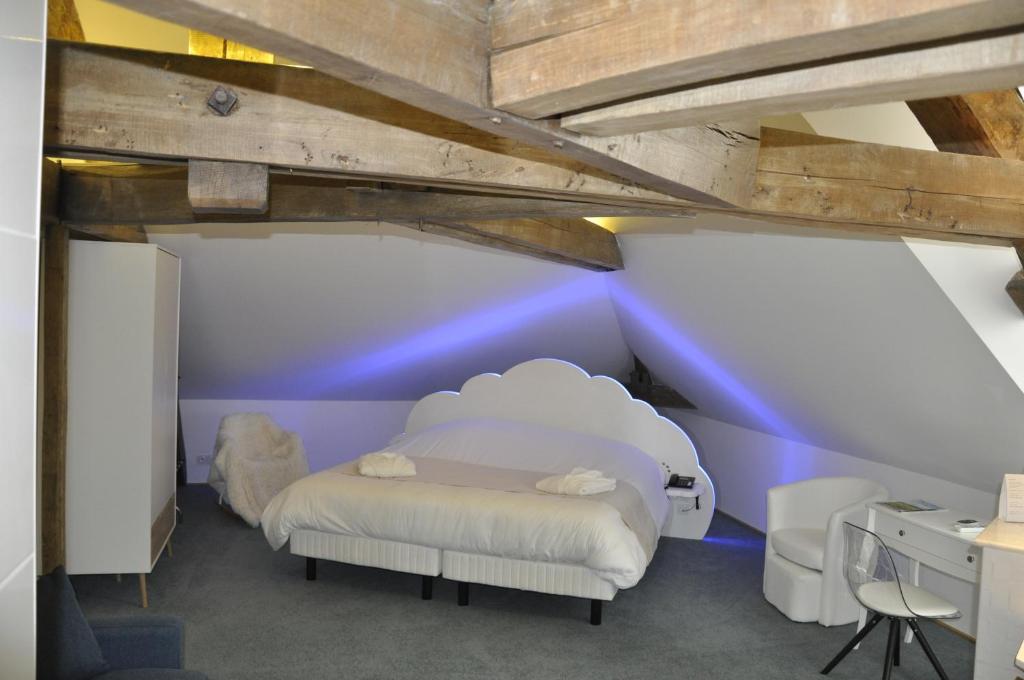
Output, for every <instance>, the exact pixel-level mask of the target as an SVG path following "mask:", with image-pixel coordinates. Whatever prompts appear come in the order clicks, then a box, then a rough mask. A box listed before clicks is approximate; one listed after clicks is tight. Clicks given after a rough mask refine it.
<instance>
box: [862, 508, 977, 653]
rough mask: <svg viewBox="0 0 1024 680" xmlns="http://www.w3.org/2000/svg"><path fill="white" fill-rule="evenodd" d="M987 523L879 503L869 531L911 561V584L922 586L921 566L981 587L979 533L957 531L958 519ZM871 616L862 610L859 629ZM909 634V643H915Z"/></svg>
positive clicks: (943, 512)
mask: <svg viewBox="0 0 1024 680" xmlns="http://www.w3.org/2000/svg"><path fill="white" fill-rule="evenodd" d="M967 518H971V519H981V520H984V519H987V518H984V517H980V518H979V517H974V516H972V515H971V514H969V513H966V512H963V511H961V510H949V509H945V510H927V511H922V512H896V511H895V510H891V509H889V508H887V507H885V506H883V505H879V504H878V503H870V504H868V525H867V529H868V531H873V532H874V533H876V534H878V536H879V537H881V539H882V542H883V543H885V545H886V546H888V548H889V549H890V550H894V551H896V552H899V553H902V554H903V555H906V556H907V557H908V558H909V559H910V564H911V574H910V582H911V583H913V584H914V585H915V586H916V585H920V574H921V565H922V564H925V565H927V566H929V567H931V568H932V569H935V570H936V571H941V572H943V573H945V574H949V575H950V576H954V577H956V578H959V579H962V580H964V581H969V582H970V583H977V582H978V580H979V577H980V572H981V570H980V567H981V549H980V548H979V547H978V546H976V545H975V540H976V539H977V538H978V535H979V534H977V533H960V532H958V531H955V530H954V529H953V528H952V527H953V523H954V522H956V521H957V520H958V519H967ZM866 619H867V612H866V611H865V610H863V609H861V613H860V623H859V624H858V626H857V629H858V630H859V629H860V628H863V627H864V623H865V621H866ZM913 639H914V637H913V632H912V631H910V630H908V631H907V635H906V641H907V642H910V641H911V640H913Z"/></svg>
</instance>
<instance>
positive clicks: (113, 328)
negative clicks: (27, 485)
mask: <svg viewBox="0 0 1024 680" xmlns="http://www.w3.org/2000/svg"><path fill="white" fill-rule="evenodd" d="M70 247H71V250H70V259H69V263H68V443H67V486H66V507H67V522H66V541H67V564H66V567H67V571H68V573H70V574H138V575H139V585H140V590H141V599H142V606H146V605H147V593H146V574H148V573H150V572H151V571H152V569H153V566H154V565H155V564H156V561H157V558H159V556H160V554H161V552H162V551H163V549H164V547H165V546H166V545H167V544H168V541H169V539H170V536H171V532H172V531H173V530H174V526H175V487H176V479H175V477H176V474H175V461H176V445H177V441H176V437H177V399H178V298H179V280H180V263H179V260H178V258H177V256H175V255H174V254H172V253H170V252H168V251H166V250H163V249H161V248H159V247H158V246H156V245H152V244H145V243H107V242H99V241H72V242H71V244H70Z"/></svg>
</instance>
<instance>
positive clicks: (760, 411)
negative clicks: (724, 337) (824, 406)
mask: <svg viewBox="0 0 1024 680" xmlns="http://www.w3.org/2000/svg"><path fill="white" fill-rule="evenodd" d="M608 291H609V293H610V294H611V296H612V300H613V301H614V302H615V304H616V310H617V311H618V313H619V314H620V315H628V316H630V317H632V318H633V320H634V321H636V322H637V323H638V324H639V326H640V328H642V329H643V330H644V331H645V332H647V333H648V334H649V335H650V337H651V338H653V339H654V340H655V341H656V342H659V343H660V344H661V345H662V346H663V347H664V348H665V349H666V350H667V351H668V352H669V353H670V354H671V355H672V356H673V357H674V358H675V359H677V360H679V361H682V362H683V363H685V364H686V366H687V367H689V368H690V370H692V371H693V372H695V373H697V374H698V375H700V376H701V377H702V378H703V379H704V380H706V381H707V382H708V383H710V384H711V385H712V386H714V387H715V388H717V389H719V390H721V391H722V392H724V393H725V394H726V395H728V397H729V399H730V400H731V401H732V402H733V403H734V404H735V405H736V406H738V407H739V408H741V409H742V410H743V411H745V412H746V413H748V414H749V415H751V416H752V417H753V418H755V419H756V420H757V421H758V422H760V423H761V424H762V426H763V428H764V429H765V430H766V431H767V432H768V433H770V434H774V435H777V436H779V437H783V438H785V439H795V440H797V441H802V440H803V438H802V437H801V436H800V435H799V434H798V433H797V432H796V430H795V429H794V428H793V427H792V426H791V425H790V424H789V423H787V422H786V421H785V420H784V419H783V418H782V417H781V416H780V415H779V414H778V413H776V412H775V411H774V410H773V409H772V408H771V407H769V406H768V405H767V404H766V403H765V402H764V401H762V400H761V399H760V398H759V397H758V396H757V395H756V394H754V392H752V391H751V390H750V389H748V388H747V387H746V386H745V385H744V384H743V383H741V382H740V381H739V380H737V379H736V378H735V377H733V375H732V374H731V373H730V372H729V371H728V370H726V369H725V368H724V367H723V366H722V365H721V364H719V363H718V362H717V361H716V360H715V359H714V358H712V357H711V356H710V355H709V354H708V353H707V352H705V351H704V350H703V349H702V348H701V347H700V346H699V345H697V343H696V342H694V341H693V340H692V339H691V338H690V337H689V336H688V335H687V334H686V333H685V332H684V331H683V330H682V329H681V328H679V327H678V326H677V325H675V324H673V323H672V322H670V321H669V320H668V319H667V318H666V317H665V315H663V314H662V313H660V312H658V311H657V310H656V309H655V308H654V307H653V306H651V305H650V304H649V303H647V302H645V301H643V300H641V299H640V298H638V297H637V296H636V295H634V294H633V293H632V292H631V291H630V290H628V289H627V288H626V287H625V286H624V285H622V284H621V283H619V282H618V280H617V279H616V278H610V279H609V280H608Z"/></svg>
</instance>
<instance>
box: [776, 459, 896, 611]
mask: <svg viewBox="0 0 1024 680" xmlns="http://www.w3.org/2000/svg"><path fill="white" fill-rule="evenodd" d="M888 497H889V492H888V491H887V490H886V489H885V487H883V486H881V485H880V484H877V483H876V482H872V481H871V480H868V479H859V478H857V477H820V478H817V479H808V480H805V481H802V482H795V483H793V484H784V485H782V486H776V487H773V488H771V489H768V531H767V536H766V540H765V559H764V596H765V599H767V600H768V601H769V602H771V603H772V604H773V605H775V607H776V608H777V609H778V610H779V611H781V612H782V613H783V614H785V615H786V616H787V617H788V618H790V619H791V620H793V621H801V622H803V621H817V622H818V623H820V624H821V625H823V626H840V625H843V624H847V623H852V622H853V621H856V620H857V617H858V615H859V613H860V610H859V608H858V606H857V602H856V601H855V600H854V599H853V596H852V595H851V594H850V589H849V588H848V587H847V585H846V580H845V578H844V577H843V530H842V527H843V522H847V521H850V522H854V523H860V524H864V522H865V521H866V519H867V510H866V508H865V506H866V504H867V503H871V502H874V501H881V500H885V499H887V498H888Z"/></svg>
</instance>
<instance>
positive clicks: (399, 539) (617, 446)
mask: <svg viewBox="0 0 1024 680" xmlns="http://www.w3.org/2000/svg"><path fill="white" fill-rule="evenodd" d="M385 450H387V451H394V452H396V453H403V454H405V455H408V456H409V457H410V458H411V459H412V460H414V461H415V462H416V465H417V475H416V476H415V477H412V478H407V479H377V478H366V477H361V476H359V475H358V473H357V472H355V465H354V463H347V464H343V465H339V466H336V467H334V468H331V469H329V470H324V471H322V472H319V473H317V474H314V475H310V476H309V477H306V478H305V479H303V480H300V481H298V482H296V483H295V484H293V485H291V486H290V487H288V488H287V489H285V490H284V491H283V492H282V493H281V494H279V495H278V496H277V497H275V498H274V500H273V501H272V502H271V503H270V505H268V507H267V509H266V511H265V512H264V514H263V517H262V525H263V530H264V533H265V534H266V536H267V539H268V541H269V542H270V544H271V546H272V547H274V548H275V549H277V548H280V547H283V545H285V544H286V543H287V544H288V545H289V546H290V550H291V552H292V553H293V554H295V555H299V556H303V557H305V558H306V565H307V572H306V576H307V578H309V579H315V578H316V564H317V563H316V560H318V559H325V560H333V561H336V562H344V563H349V564H356V565H362V566H369V567H378V568H382V569H390V570H394V571H401V572H407V573H412V574H418V575H421V576H422V577H423V592H422V596H423V597H424V598H425V599H429V598H430V596H431V590H432V584H433V578H434V577H436V576H440V575H443V576H444V577H445V578H447V579H451V580H454V581H457V582H458V583H459V588H458V592H459V604H460V605H464V604H468V596H469V584H471V583H476V584H486V585H492V586H501V587H506V588H517V589H521V590H530V591H536V592H541V593H549V594H555V595H568V596H573V597H579V598H586V599H589V600H590V601H591V623H595V624H598V623H600V620H601V604H602V603H603V602H607V601H611V600H612V599H613V598H614V597H615V595H616V593H617V592H618V590H619V589H621V588H628V587H631V586H633V585H635V584H636V583H637V582H638V581H639V580H640V579H641V578H642V577H643V573H644V571H645V569H646V567H647V564H648V563H649V562H650V559H651V558H652V557H653V554H654V550H655V549H656V547H657V541H658V537H659V534H660V532H661V529H662V527H664V526H666V521H667V519H668V517H669V513H674V514H673V515H672V523H671V525H672V529H673V531H672V533H673V535H675V536H681V537H685V538H693V539H699V538H702V537H703V536H704V534H705V533H706V532H707V529H708V525H709V523H710V521H711V516H712V514H713V512H714V506H715V502H714V488H713V486H712V485H711V482H710V480H709V479H708V477H707V474H706V473H705V472H704V470H703V469H701V467H700V465H699V462H698V459H697V453H696V450H695V448H694V446H693V443H692V442H691V441H690V439H689V438H688V437H687V436H686V434H685V433H684V432H683V431H682V430H681V429H680V428H679V427H678V426H676V425H675V424H674V423H672V422H671V421H669V420H667V419H665V418H663V417H661V416H659V415H658V414H657V413H656V412H655V411H654V409H653V408H652V407H651V406H650V405H648V404H646V403H644V402H641V401H637V400H635V399H633V398H631V397H630V396H629V394H628V392H626V390H625V388H624V387H623V386H622V385H621V384H620V383H618V382H617V381H615V380H613V379H611V378H607V377H603V376H594V377H591V376H590V375H588V374H587V373H586V372H585V371H583V370H582V369H580V368H578V367H576V366H574V365H572V364H569V363H566V362H563V361H558V360H554V359H536V360H533V361H528V362H525V363H523V364H519V365H518V366H515V367H513V368H511V369H509V370H508V371H507V372H506V373H505V374H503V375H496V374H493V373H486V374H482V375H478V376H475V377H473V378H471V379H470V380H468V381H467V382H466V383H465V385H463V387H462V390H461V391H459V392H438V393H435V394H431V395H429V396H427V397H425V398H423V399H422V400H420V401H419V402H418V403H417V404H416V405H415V406H414V407H413V409H412V412H411V413H410V415H409V418H408V421H407V423H406V429H405V433H403V434H402V435H401V436H400V437H397V438H396V440H394V441H393V442H392V444H391V445H389V446H388V447H387V448H386V449H385ZM577 465H578V466H582V467H590V468H596V469H601V470H603V471H605V472H606V473H607V474H609V475H610V476H613V477H615V478H616V479H618V480H619V484H618V485H617V487H616V490H615V491H614V492H610V493H606V494H600V495H598V496H583V497H577V496H573V497H568V496H558V495H550V494H543V493H541V492H538V491H536V490H535V489H533V483H534V481H535V480H537V479H540V478H541V477H543V476H545V475H549V474H561V473H565V472H568V471H569V470H570V469H571V468H572V467H575V466H577ZM672 473H678V474H681V475H688V476H692V477H695V478H696V481H697V483H699V484H702V485H703V486H704V488H705V492H704V495H703V496H702V498H701V502H700V504H699V506H698V507H696V508H692V509H689V510H688V511H687V512H685V513H676V512H675V511H674V510H673V505H672V504H671V503H670V502H669V499H668V497H667V495H666V493H665V490H664V486H665V480H667V479H668V476H669V475H670V474H672Z"/></svg>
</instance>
